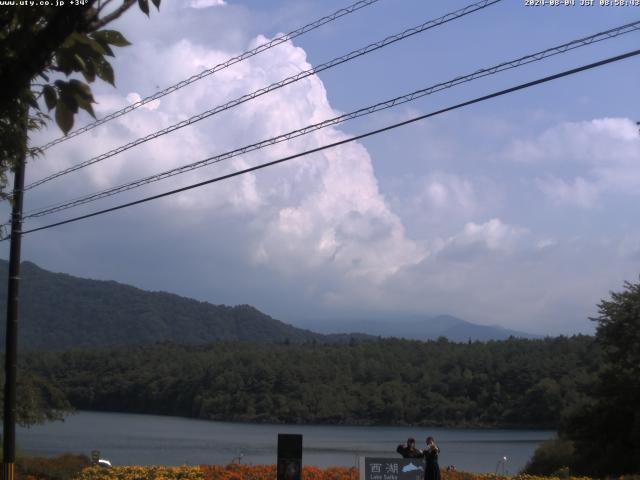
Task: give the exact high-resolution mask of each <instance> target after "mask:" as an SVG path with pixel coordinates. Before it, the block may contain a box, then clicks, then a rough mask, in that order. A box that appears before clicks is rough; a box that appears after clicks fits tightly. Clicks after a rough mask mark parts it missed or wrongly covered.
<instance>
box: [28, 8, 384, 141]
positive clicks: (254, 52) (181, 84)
mask: <svg viewBox="0 0 640 480" xmlns="http://www.w3.org/2000/svg"><path fill="white" fill-rule="evenodd" d="M378 1H379V0H360V1H358V2H355V3H354V4H352V5H349V6H348V7H345V8H341V9H340V10H337V11H335V12H334V13H332V14H331V15H327V16H326V17H322V18H320V19H318V20H316V21H314V22H312V23H309V24H307V25H305V26H303V27H300V28H298V29H296V30H293V31H292V32H289V33H287V34H285V35H280V36H279V37H276V38H274V39H273V40H270V41H269V42H266V43H263V44H261V45H258V46H257V47H256V48H254V49H252V50H248V51H246V52H244V53H242V54H240V55H238V56H236V57H233V58H230V59H229V60H227V61H225V62H223V63H220V64H218V65H216V66H215V67H212V68H209V69H207V70H204V71H202V72H200V73H198V74H196V75H193V76H191V77H189V78H187V79H185V80H182V81H181V82H178V83H176V84H174V85H171V86H170V87H167V88H165V89H163V90H160V91H158V92H156V93H154V94H152V95H149V96H148V97H145V98H143V99H142V100H139V101H137V102H135V103H133V104H131V105H128V106H126V107H125V108H123V109H121V110H118V111H117V112H113V113H110V114H109V115H107V116H105V117H103V118H100V119H98V120H96V121H94V122H92V123H90V124H88V125H85V126H84V127H82V128H78V129H76V130H73V131H71V132H69V133H68V134H67V135H66V136H62V137H59V138H56V139H55V140H52V141H50V142H49V143H46V144H45V145H43V146H41V147H38V148H39V149H40V150H43V151H44V150H47V149H48V148H51V147H53V146H54V145H57V144H58V143H61V142H64V141H66V140H69V139H70V138H73V137H76V136H78V135H80V134H82V133H85V132H88V131H89V130H93V129H94V128H96V127H98V126H100V125H102V124H104V123H107V122H108V121H110V120H113V119H114V118H118V117H121V116H122V115H125V114H127V113H129V112H131V111H133V110H135V109H137V108H140V107H142V106H143V105H146V104H147V103H149V102H153V101H154V100H158V99H159V98H162V97H164V96H165V95H169V94H170V93H173V92H175V91H176V90H180V89H181V88H184V87H186V86H187V85H191V84H192V83H194V82H197V81H198V80H201V79H203V78H205V77H208V76H209V75H213V74H214V73H216V72H219V71H220V70H223V69H225V68H228V67H230V66H232V65H235V64H236V63H240V62H242V61H243V60H246V59H248V58H251V57H253V56H255V55H258V54H259V53H262V52H264V51H266V50H269V49H271V48H273V47H275V46H277V45H280V44H281V43H284V42H286V41H288V40H293V39H294V38H296V37H299V36H300V35H303V34H305V33H307V32H310V31H311V30H315V29H316V28H318V27H321V26H322V25H325V24H327V23H330V22H333V21H334V20H337V19H338V18H340V17H343V16H345V15H348V14H350V13H353V12H355V11H357V10H360V9H361V8H364V7H368V6H369V5H371V4H373V3H376V2H378Z"/></svg>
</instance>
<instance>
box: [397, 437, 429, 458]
mask: <svg viewBox="0 0 640 480" xmlns="http://www.w3.org/2000/svg"><path fill="white" fill-rule="evenodd" d="M396 452H398V453H399V454H400V455H402V457H403V458H422V456H423V454H422V452H421V451H420V450H419V449H417V448H416V440H415V439H414V438H409V439H407V443H402V444H400V445H398V448H396Z"/></svg>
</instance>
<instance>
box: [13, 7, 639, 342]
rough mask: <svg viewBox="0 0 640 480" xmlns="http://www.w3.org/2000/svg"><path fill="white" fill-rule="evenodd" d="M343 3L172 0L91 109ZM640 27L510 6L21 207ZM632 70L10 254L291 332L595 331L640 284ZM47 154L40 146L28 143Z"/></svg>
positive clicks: (368, 37)
mask: <svg viewBox="0 0 640 480" xmlns="http://www.w3.org/2000/svg"><path fill="white" fill-rule="evenodd" d="M577 3H578V4H579V3H580V2H579V0H578V1H577ZM346 5H348V2H344V1H322V2H319V1H316V2H310V1H299V0H298V1H269V2H264V1H240V0H238V1H235V0H227V1H226V2H223V1H214V0H181V1H177V0H176V1H174V2H166V4H163V6H162V10H161V12H160V13H154V14H152V16H151V19H147V18H145V17H144V16H143V15H142V14H141V13H140V12H129V13H128V14H127V15H126V16H125V17H123V18H122V19H121V20H120V21H119V22H118V24H117V25H116V26H115V28H118V29H119V30H120V31H122V32H123V33H124V34H125V35H126V36H127V38H129V39H130V40H131V41H132V43H133V46H131V47H128V48H126V49H120V50H119V51H118V53H117V58H116V59H115V61H114V66H115V69H116V77H117V88H116V89H113V88H111V87H110V86H107V85H98V84H96V86H95V87H94V91H95V92H96V98H97V100H98V101H99V104H98V105H97V108H96V110H97V111H98V112H99V114H103V115H104V114H106V113H109V112H110V111H114V110H115V109H117V108H121V107H122V106H125V105H127V104H128V103H129V102H132V101H135V100H136V99H137V98H138V97H139V96H141V97H144V96H146V95H148V94H151V93H153V92H154V91H155V90H156V89H157V88H158V87H164V86H167V85H170V84H172V83H174V82H177V81H179V80H181V79H183V78H186V77H188V76H189V75H192V74H195V73H198V72H199V71H201V70H203V69H204V68H208V67H211V66H213V65H215V64H216V63H220V62H222V61H224V60H225V59H226V58H229V57H231V56H234V55H237V54H239V53H241V52H242V51H244V50H246V49H248V48H252V47H253V46H255V45H257V44H259V43H261V42H263V41H265V40H266V39H269V38H272V37H274V36H275V35H277V34H278V33H280V32H288V31H291V30H293V29H295V28H297V27H299V26H301V25H304V24H306V23H308V22H310V21H313V20H315V19H316V18H319V17H321V16H323V15H326V14H328V13H330V12H333V11H335V10H337V9H339V8H341V7H344V6H346ZM465 5H467V3H465V2H461V1H449V2H423V1H418V0H415V1H411V0H380V1H379V2H377V3H376V4H374V5H373V6H370V7H367V8H365V9H362V10H361V11H359V12H357V13H354V14H352V15H348V16H346V17H344V18H342V19H340V20H338V21H336V22H333V23H331V24H329V25H326V26H324V27H321V28H320V29H317V30H315V31H313V32H311V33H309V34H307V35H304V36H302V37H299V38H297V39H294V40H293V42H288V43H287V44H285V45H281V46H279V47H276V48H274V49H272V50H270V51H269V52H267V53H264V54H261V55H258V56H256V57H254V58H253V59H251V60H250V61H247V62H243V63H242V64H239V65H237V66H235V67H232V68H230V69H228V70H225V71H224V72H220V73H219V74H216V75H214V76H212V77H208V78H207V79H205V80H202V81H200V82H197V83H196V84H194V85H192V86H190V87H188V88H185V89H183V90H181V91H180V92H178V93H176V94H173V95H171V96H168V97H165V98H163V99H162V100H160V101H159V102H158V103H157V104H153V105H150V106H148V108H142V109H139V110H137V111H136V112H134V113H132V114H130V115H127V116H125V117H122V118H121V119H119V120H116V121H113V122H111V123H110V124H108V126H105V127H102V128H100V129H96V130H94V131H93V132H91V133H88V134H85V135H82V136H79V137H77V138H76V139H73V140H70V141H68V142H65V143H64V144H62V145H59V146H56V147H53V148H52V149H50V150H49V151H48V152H47V155H46V157H45V158H43V159H39V160H37V161H36V162H34V163H33V164H30V165H29V169H28V179H29V180H35V179H38V178H41V177H43V176H45V175H46V174H47V173H51V172H53V171H57V170H59V169H60V168H64V167H65V166H68V165H71V164H73V163H77V162H80V161H82V160H86V159H87V158H89V157H90V156H93V155H97V154H99V153H102V152H103V151H105V150H108V149H111V148H114V147H117V146H119V145H121V144H123V143H126V142H128V141H131V140H133V139H135V138H138V137H140V136H142V135H145V134H147V133H149V132H152V131H154V130H157V129H160V128H163V127H165V126H167V125H170V124H173V123H176V122H177V121H180V120H182V119H184V118H186V117H188V116H190V115H194V114H197V113H200V112H201V111H203V110H205V109H208V108H211V107H212V106H215V105H218V104H220V103H224V102H225V101H228V100H230V99H233V98H235V97H237V96H240V95H242V94H245V93H248V92H250V91H253V90H255V89H257V88H260V87H262V86H265V85H267V84H269V83H271V82H274V81H277V80H279V79H281V78H283V77H285V76H288V75H291V74H293V73H296V72H299V71H302V70H304V69H306V68H309V66H310V65H316V64H319V63H322V62H325V61H327V60H330V59H332V58H334V57H337V56H339V55H342V54H344V53H347V52H348V51H351V50H353V49H355V48H358V47H361V46H364V45H366V44H368V43H370V42H373V41H376V40H380V39H381V38H383V37H385V36H387V35H390V34H393V33H397V32H399V31H402V30H404V29H406V28H409V27H411V26H414V25H417V24H420V23H423V22H425V21H427V20H430V19H433V18H437V17H439V16H441V15H443V14H445V13H448V12H450V11H453V10H455V9H457V8H462V7H464V6H465ZM195 7H198V8H195ZM639 19H640V8H637V7H600V6H597V5H596V6H593V7H581V6H579V5H576V6H573V7H565V6H562V7H550V6H545V7H526V6H524V2H523V1H522V2H521V1H515V0H504V1H503V2H499V3H498V4H496V5H493V6H491V7H488V8H486V9H484V10H482V11H480V12H477V13H474V14H472V15H469V16H467V17H465V18H462V19H459V20H456V21H454V22H451V23H449V24H446V25H444V26H440V27H437V28H435V29H432V30H430V31H427V32H424V33H421V34H418V35H415V36H414V37H412V38H410V39H407V40H405V41H402V42H398V43H397V44H395V45H391V46H388V47H386V48H385V49H382V50H380V51H378V52H374V53H372V54H370V55H367V56H365V57H362V58H359V59H356V60H354V61H352V62H349V63H348V64H345V65H341V66H338V67H336V68H334V69H331V70H329V71H326V72H322V73H320V74H319V76H318V77H314V78H311V79H308V80H304V81H301V82H298V83H297V84H295V85H291V86H288V87H285V88H284V89H281V90H279V91H278V92H273V93H271V94H268V95H267V96H265V97H262V98H261V99H260V100H256V101H254V102H249V103H247V104H245V105H244V106H242V107H239V108H237V109H234V110H233V111H230V112H226V113H223V114H221V115H217V116H215V117H212V118H211V119H208V120H205V121H203V122H200V123H198V124H197V125H196V126H193V127H189V128H186V129H183V130H180V131H179V132H175V133H173V134H171V135H168V136H166V137H164V138H163V139H162V140H158V141H156V142H152V143H149V144H145V145H144V146H140V147H136V148H135V149H132V150H130V151H129V152H126V153H125V154H121V155H118V156H116V157H114V158H111V159H109V160H107V161H105V162H102V163H101V164H99V165H95V166H93V167H90V168H87V169H84V170H82V171H81V172H78V173H77V174H74V175H68V176H65V177H63V179H61V180H58V181H53V182H50V183H49V184H46V185H44V186H42V187H41V188H38V189H35V190H33V193H30V194H29V196H28V198H27V200H26V204H27V205H26V207H27V209H29V208H32V207H38V206H41V205H45V204H49V203H52V202H56V201H58V200H62V199H66V198H69V197H75V196H77V195H81V194H83V193H88V192H91V191H95V190H100V189H102V188H106V187H108V186H112V185H116V184H119V183H122V182H125V181H128V180H131V179H134V178H137V177H139V176H142V175H148V174H152V173H156V172H158V171H161V170H164V169H167V168H171V167H173V166H177V165H180V164H183V163H187V162H191V161H195V160H198V159H200V158H203V157H206V156H208V155H212V154H215V153H221V152H223V151H226V150H229V149H232V148H235V147H238V146H241V145H244V144H246V143H250V142H252V141H256V140H260V139H262V138H268V137H270V136H273V135H276V134H279V133H283V132H286V131H289V130H293V129H295V128H300V127H302V126H304V125H307V124H310V123H315V122H317V121H320V120H323V119H325V118H329V117H331V116H334V115H337V114H339V113H342V112H348V111H351V110H354V109H357V108H360V107H363V106H366V105H370V104H373V103H377V102H379V101H381V100H385V99H387V98H391V97H394V96H397V95H401V94H404V93H408V92H410V91H413V90H416V89H419V88H424V87H427V86H429V85H432V84H435V83H438V82H441V81H445V80H448V79H451V78H453V77H456V76H458V75H463V74H467V73H471V72H473V71H476V70H478V69H480V68H485V67H490V66H492V65H494V64H497V63H501V62H503V61H506V60H511V59H514V58H517V57H520V56H523V55H526V54H529V53H533V52H536V51H539V50H543V49H545V48H549V47H552V46H555V45H558V44H561V43H565V42H568V41H571V40H574V39H577V38H581V37H584V36H587V35H590V34H593V33H597V32H600V31H603V30H607V29H609V28H612V27H616V26H619V25H622V24H625V23H629V22H632V21H635V20H639ZM639 35H640V33H639V32H634V33H631V34H627V35H625V36H623V37H620V38H617V39H613V40H608V41H606V42H601V43H599V44H596V45H591V46H587V47H583V48H581V49H578V50H576V51H573V52H570V53H567V54H564V55H559V56H557V57H554V58H551V59H548V60H545V61H542V62H539V63H536V64H532V65H528V66H525V67H522V68H519V69H515V70H512V71H509V72H505V73H501V74H498V75H494V76H491V77H488V78H485V79H481V80H478V81H474V82H472V83H469V84H466V85H462V86H459V87H456V88H454V89H450V90H446V91H444V92H440V93H437V94H434V95H432V96H428V97H425V98H423V99H420V100H418V101H416V102H413V103H410V104H407V105H404V106H401V107H398V108H395V109H392V110H388V111H386V112H383V113H380V114H377V115H375V116H371V117H366V118H364V119H360V120H357V121H354V122H350V123H348V124H345V125H342V126H339V127H337V128H332V129H326V130H322V131H320V132H317V133H315V134H313V135H310V136H308V137H304V138H301V139H298V140H296V141H294V142H292V143H291V144H287V145H281V146H277V147H271V148H270V149H267V150H265V151H262V152H260V153H254V154H249V155H246V156H244V157H242V158H238V159H235V160H234V161H232V162H229V163H228V164H224V165H220V166H216V167H207V168H205V169H201V170H198V171H196V172H192V173H191V174H187V175H181V176H178V177H173V178H172V179H170V180H166V181H163V182H159V183H157V184H155V185H152V186H150V187H146V188H145V189H141V190H137V191H134V192H129V193H128V194H126V195H123V196H122V197H118V198H114V199H112V200H109V201H105V202H103V203H99V204H95V205H91V206H87V207H82V208H80V209H78V210H73V211H70V212H67V213H68V214H70V213H82V212H88V211H92V210H93V209H95V208H97V207H98V206H99V207H104V206H109V205H111V204H115V203H119V202H120V201H124V200H125V199H135V198H139V197H141V196H144V195H148V194H151V193H156V192H161V191H165V190H168V189H170V188H175V187H179V186H182V185H187V184H189V183H193V182H195V181H198V180H203V179H206V178H210V177H212V176H216V175H219V174H220V173H223V172H230V171H233V170H235V169H238V168H242V167H245V166H250V165H254V164H256V163H260V162H262V161H265V160H270V159H274V158H278V157H279V156H282V155H286V154H291V153H295V152H297V151H300V150H303V149H307V148H312V147H315V146H319V145H322V144H325V143H329V142H331V141H335V140H337V139H341V138H345V136H348V135H353V134H358V133H362V132H365V131H367V130H370V129H373V128H378V127H381V126H384V125H386V124H389V123H393V122H397V121H400V120H403V119H406V118H409V117H412V116H416V115H419V114H422V113H427V112H429V111H433V110H436V109H439V108H442V107H445V106H448V105H452V104H455V103H458V102H461V101H464V100H468V99H471V98H474V97H477V96H481V95H485V94H487V93H490V92H493V91H496V90H499V89H503V88H507V87H510V86H513V85H516V84H518V83H521V82H525V81H530V80H533V79H536V78H538V77H542V76H545V75H549V74H552V73H556V72H558V71H561V70H565V69H568V68H573V67H576V66H580V65H582V64H585V63H589V62H593V61H595V60H600V59H603V58H606V57H609V56H613V55H617V54H620V53H624V52H627V51H630V50H633V49H635V48H637V45H638V38H639ZM639 74H640V61H639V60H638V59H637V58H634V59H630V60H625V61H622V62H619V63H617V64H614V65H609V66H605V67H602V68H600V69H597V70H594V71H589V72H585V73H581V74H578V75H575V76H572V77H568V78H565V79H561V80H558V81H556V82H553V83H550V84H546V85H542V86H537V87H534V88H532V89H528V90H525V91H522V92H518V93H515V94H512V95H509V96H506V97H502V98H499V99H495V100H492V101H489V102H485V103H482V104H479V105H475V106H472V107H468V108H465V109H461V110H458V111H455V112H452V113H449V114H446V115H442V116H439V117H436V118H433V119H429V120H425V121H422V122H419V123H416V124H413V125H411V126H408V127H404V128H402V129H399V130H395V131H393V132H390V133H386V134H383V135H379V136H376V137H373V138H370V139H366V140H363V141H361V142H359V143H357V144H352V145H349V146H345V147H341V148H339V149H335V150H332V151H328V152H325V153H322V154H316V155H312V156H309V157H306V158H304V159H300V160H296V161H294V162H292V163H290V164H288V165H286V166H279V167H275V168H272V169H268V171H267V170H265V171H261V172H257V173H254V174H252V175H250V176H246V177H244V178H241V179H236V180H232V181H229V182H227V183H226V184H224V185H223V184H216V185H214V186H209V187H205V188H203V189H200V190H198V191H192V192H189V193H185V194H181V195H180V196H177V197H172V198H169V199H165V200H162V201H158V202H156V203H153V204H148V205H145V206H141V207H136V208H132V209H129V210H127V211H122V212H120V213H116V214H110V215H107V216H103V217H99V218H96V219H92V220H88V221H84V222H79V223H76V224H72V225H67V226H63V227H58V228H55V229H51V230H48V231H45V232H38V233H34V234H32V235H29V236H27V237H26V238H25V240H24V247H23V258H24V259H28V260H32V261H35V262H36V263H38V264H40V265H41V266H43V267H44V268H48V269H51V270H55V271H62V272H67V273H71V274H74V275H80V276H87V277H91V278H101V279H113V280H117V281H121V282H127V283H132V284H134V285H136V286H139V287H141V288H145V289H158V290H167V291H171V292H175V293H179V294H181V295H186V296H190V297H194V298H198V299H200V300H206V301H211V302H213V303H225V304H238V303H248V304H252V305H255V306H256V307H258V308H260V309H262V310H264V311H265V312H267V313H269V314H271V315H273V316H274V317H276V318H279V319H282V320H284V321H288V322H291V323H294V324H303V323H305V321H306V320H308V319H309V318H323V317H324V318H342V317H345V318H346V317H354V316H355V317H366V316H376V317H378V318H379V317H385V318H388V319H389V321H393V319H394V318H395V317H397V316H400V315H403V314H412V315H415V314H425V315H435V314H441V313H448V314H452V315H456V316H459V317H462V318H464V319H466V320H469V321H473V322H477V323H484V324H499V325H502V326H505V327H509V328H515V329H520V330H525V331H529V332H534V333H539V334H560V333H564V334H570V333H576V332H591V331H592V328H593V325H592V323H591V322H589V321H588V320H587V317H588V316H590V315H594V314H595V313H596V308H595V306H596V304H597V302H598V301H599V300H600V299H601V298H603V297H606V296H607V294H608V292H609V291H610V290H618V289H620V288H621V286H622V284H623V282H624V281H625V280H630V281H635V280H637V279H638V274H639V273H640V268H639V267H640V226H639V225H638V222H637V221H636V220H635V217H636V216H637V214H636V213H635V210H636V209H635V208H634V205H635V204H637V201H638V196H639V193H640V162H639V161H638V160H640V135H638V133H637V127H636V126H635V121H636V120H640V113H639V112H638V108H637V106H638V102H637V91H638V90H637V84H638V78H639V77H640V75H639ZM87 121H88V120H87V119H86V118H82V119H80V120H79V124H83V123H85V122H87ZM57 135H58V132H57V131H56V129H55V128H51V129H49V131H46V132H43V133H42V134H40V135H39V136H38V137H36V138H34V143H42V141H44V140H45V139H48V138H53V137H55V136H57ZM66 216H67V215H66V214H60V215H59V216H55V217H54V216H52V217H50V220H53V219H63V218H66ZM44 223H45V222H44V221H39V222H33V223H30V226H36V225H39V224H44ZM2 248H3V249H4V250H3V252H4V255H5V258H6V255H7V253H6V252H7V246H6V245H3V246H2Z"/></svg>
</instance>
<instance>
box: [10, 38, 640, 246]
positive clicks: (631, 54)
mask: <svg viewBox="0 0 640 480" xmlns="http://www.w3.org/2000/svg"><path fill="white" fill-rule="evenodd" d="M636 55H640V49H639V50H633V51H631V52H627V53H624V54H622V55H617V56H615V57H609V58H606V59H604V60H600V61H598V62H593V63H590V64H587V65H583V66H581V67H577V68H572V69H570V70H565V71H563V72H560V73H556V74H554V75H549V76H546V77H542V78H539V79H537V80H533V81H531V82H527V83H521V84H519V85H516V86H515V87H511V88H507V89H504V90H500V91H497V92H494V93H490V94H488V95H484V96H482V97H477V98H474V99H473V100H468V101H466V102H462V103H458V104H456V105H453V106H451V107H447V108H443V109H440V110H437V111H434V112H431V113H427V114H424V115H419V116H417V117H413V118H410V119H408V120H404V121H402V122H398V123H394V124H391V125H387V126H386V127H382V128H378V129H376V130H371V131H369V132H366V133H363V134H360V135H356V136H353V137H349V138H346V139H344V140H340V141H337V142H333V143H330V144H327V145H323V146H321V147H317V148H313V149H310V150H306V151H304V152H299V153H296V154H294V155H289V156H287V157H283V158H280V159H278V160H273V161H270V162H266V163H262V164H260V165H256V166H253V167H250V168H245V169H243V170H239V171H236V172H233V173H229V174H227V175H222V176H219V177H215V178H212V179H209V180H205V181H202V182H198V183H195V184H192V185H188V186H186V187H182V188H177V189H175V190H170V191H168V192H164V193H160V194H157V195H152V196H150V197H145V198H142V199H139V200H135V201H133V202H128V203H124V204H121V205H116V206H114V207H110V208H106V209H103V210H98V211H96V212H92V213H88V214H86V215H80V216H77V217H73V218H69V219H67V220H62V221H59V222H55V223H50V224H48V225H44V226H41V227H37V228H32V229H30V230H24V231H22V232H20V234H21V235H26V234H28V233H33V232H38V231H41V230H47V229H50V228H53V227H57V226H60V225H66V224H69V223H73V222H77V221H80V220H85V219H87V218H91V217H96V216H98V215H103V214H106V213H110V212H114V211H116V210H121V209H123V208H128V207H132V206H134V205H139V204H142V203H146V202H150V201H152V200H157V199H159V198H163V197H167V196H170V195H175V194H176V193H181V192H185V191H187V190H192V189H194V188H199V187H202V186H204V185H209V184H211V183H216V182H220V181H223V180H227V179H229V178H233V177H237V176H239V175H244V174H247V173H250V172H254V171H256V170H260V169H263V168H267V167H270V166H273V165H277V164H279V163H283V162H287V161H290V160H293V159H295V158H299V157H303V156H306V155H310V154H312V153H317V152H320V151H323V150H327V149H329V148H334V147H337V146H340V145H344V144H346V143H350V142H354V141H357V140H362V139H364V138H367V137H370V136H373V135H377V134H380V133H383V132H387V131H389V130H393V129H396V128H398V127H401V126H405V125H409V124H411V123H415V122H417V121H420V120H424V119H427V118H430V117H435V116H437V115H441V114H443V113H446V112H450V111H453V110H457V109H459V108H462V107H466V106H469V105H473V104H476V103H480V102H484V101H486V100H490V99H493V98H496V97H500V96H503V95H507V94H509V93H513V92H516V91H519V90H524V89H526V88H530V87H533V86H536V85H540V84H543V83H547V82H550V81H553V80H557V79H559V78H562V77H567V76H569V75H574V74H576V73H579V72H583V71H585V70H590V69H593V68H597V67H601V66H603V65H607V64H610V63H613V62H618V61H620V60H624V59H627V58H631V57H634V56H636ZM8 238H10V237H7V238H4V239H3V240H7V239H8Z"/></svg>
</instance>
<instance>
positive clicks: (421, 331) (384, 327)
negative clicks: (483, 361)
mask: <svg viewBox="0 0 640 480" xmlns="http://www.w3.org/2000/svg"><path fill="white" fill-rule="evenodd" d="M303 325H305V326H306V325H313V328H314V330H316V331H319V332H345V333H346V332H360V331H362V332H367V334H369V335H374V336H381V337H399V338H407V339H412V340H435V339H437V338H439V337H445V338H447V339H448V340H450V341H452V342H466V341H468V340H469V339H471V340H472V341H476V340H478V341H482V342H485V341H488V340H506V339H507V338H509V337H517V338H531V339H533V338H542V336H539V335H533V334H530V333H525V332H520V331H517V330H509V329H506V328H503V327H500V326H495V325H478V324H476V323H471V322H467V321H465V320H462V319H460V318H457V317H454V316H451V315H437V316H428V315H425V316H397V317H379V318H367V319H364V318H353V319H340V320H339V321H338V320H314V321H308V323H305V324H303Z"/></svg>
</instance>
